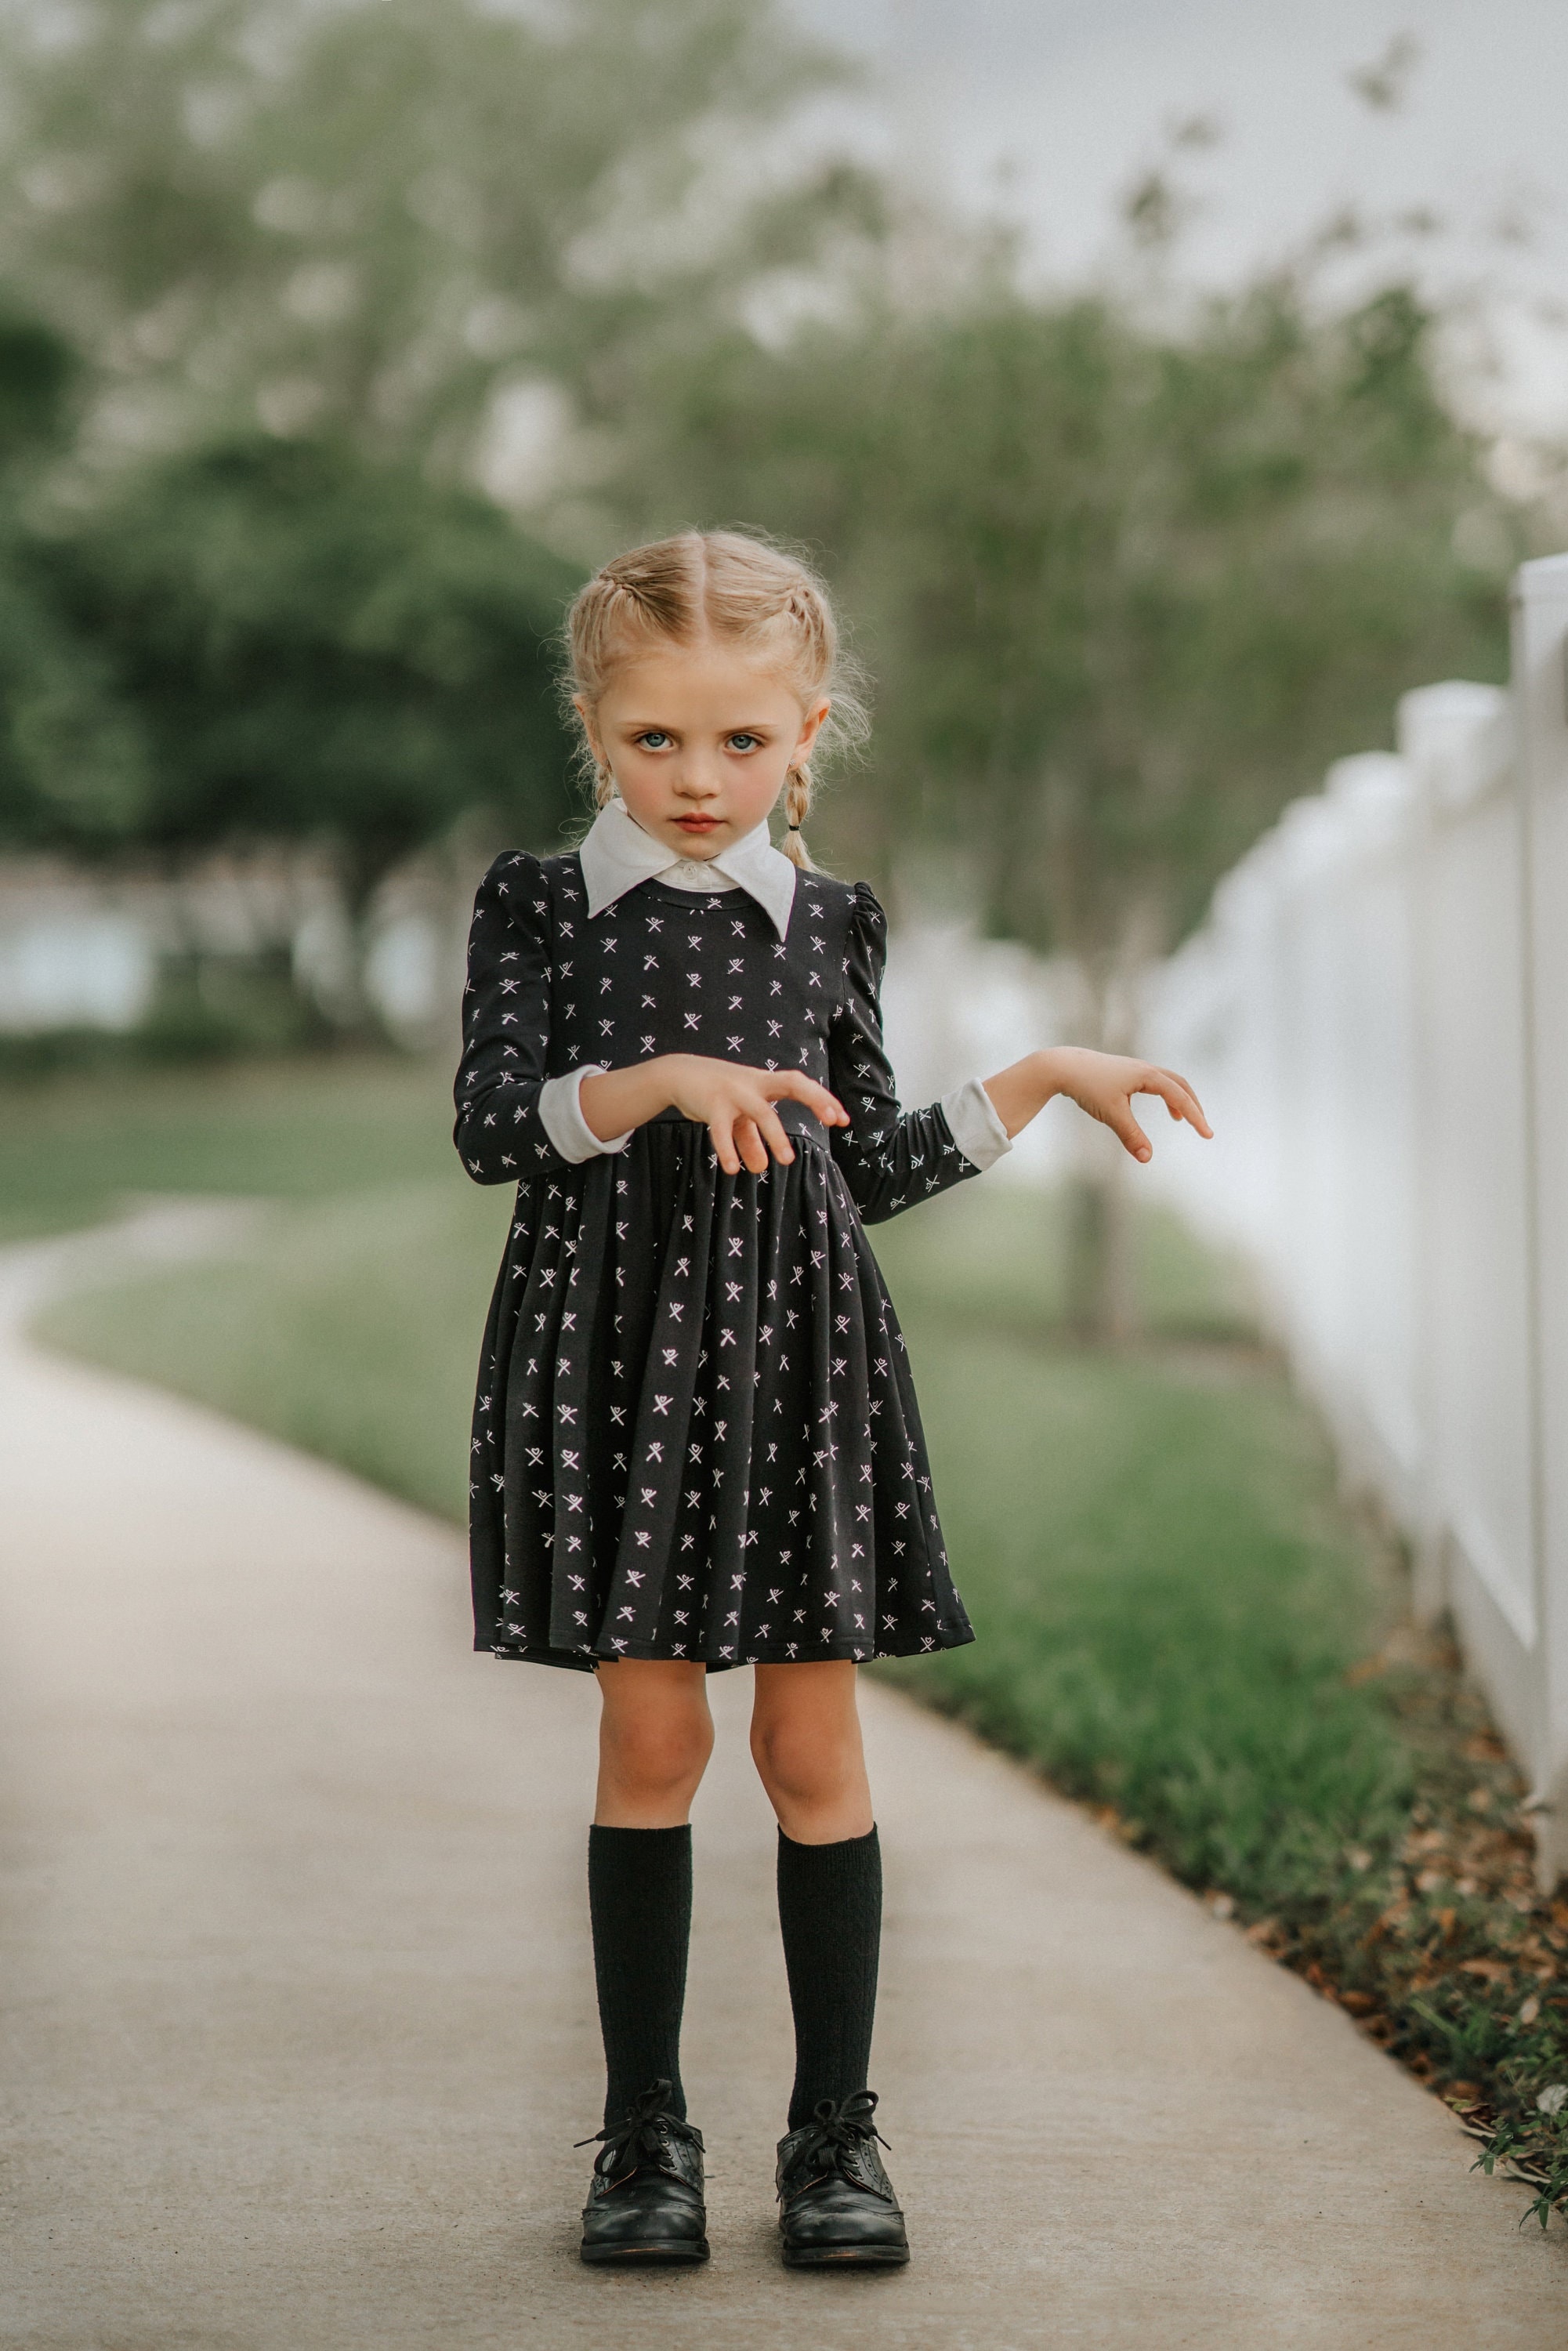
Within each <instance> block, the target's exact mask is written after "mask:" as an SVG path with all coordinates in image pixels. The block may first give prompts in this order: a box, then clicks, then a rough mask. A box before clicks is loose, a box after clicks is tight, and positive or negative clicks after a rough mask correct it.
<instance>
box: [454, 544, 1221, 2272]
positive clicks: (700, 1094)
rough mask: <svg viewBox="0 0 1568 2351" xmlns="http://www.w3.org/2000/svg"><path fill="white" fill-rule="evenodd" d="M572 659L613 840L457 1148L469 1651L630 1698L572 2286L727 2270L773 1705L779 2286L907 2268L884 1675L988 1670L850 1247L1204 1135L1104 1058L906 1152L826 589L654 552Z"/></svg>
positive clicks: (1154, 1074)
mask: <svg viewBox="0 0 1568 2351" xmlns="http://www.w3.org/2000/svg"><path fill="white" fill-rule="evenodd" d="M570 657H571V670H572V681H573V684H574V688H575V694H574V702H575V707H576V710H577V714H578V716H579V718H580V722H581V726H582V732H583V738H584V742H585V746H586V747H587V750H588V752H589V754H590V755H591V759H592V763H593V768H594V775H595V778H596V799H597V801H598V807H599V814H598V817H597V819H596V820H595V822H594V824H593V827H592V829H591V831H590V832H589V833H588V835H587V838H586V839H585V840H584V841H583V843H582V846H581V848H580V850H578V851H576V852H573V853H571V854H570V855H567V856H560V857H545V858H535V857H530V856H527V855H523V854H515V855H507V856H503V857H500V858H498V859H497V862H496V863H495V864H494V865H493V866H492V867H491V869H490V872H488V873H487V874H486V878H485V881H484V883H483V884H482V885H481V887H480V891H479V895H478V899H477V903H476V907H475V914H474V928H473V935H472V940H471V944H470V953H469V978H468V988H467V994H466V998H465V1047H464V1053H463V1061H462V1066H461V1069H460V1071H459V1074H458V1081H457V1102H458V1114H457V1126H456V1141H457V1147H458V1149H459V1151H460V1152H461V1153H462V1155H463V1159H464V1163H465V1166H466V1167H467V1169H468V1171H469V1173H470V1175H473V1176H474V1177H475V1179H476V1181H477V1182H479V1183H481V1184H503V1183H515V1184H516V1185H517V1214H516V1217H515V1220H514V1222H513V1225H512V1228H511V1233H510V1237H509V1238H508V1241H507V1249H506V1254H505V1256H504V1258H503V1260H502V1264H501V1270H500V1275H499V1278H498V1280H497V1286H496V1293H495V1298H494V1301H493V1303H492V1305H491V1309H490V1316H489V1322H488V1324H487V1327H486V1333H485V1343H484V1353H483V1357H482V1364H481V1371H480V1378H479V1394H478V1400H477V1406H476V1415H475V1422H474V1443H473V1483H472V1486H471V1489H470V1491H471V1493H472V1497H473V1572H474V1607H475V1635H476V1647H479V1648H482V1649H488V1650H492V1651H493V1652H494V1653H495V1654H496V1655H497V1656H502V1657H518V1658H523V1659H527V1660H529V1661H531V1662H533V1663H535V1664H538V1665H549V1666H563V1667H570V1668H572V1669H575V1670H576V1671H578V1672H581V1673H593V1674H596V1675H597V1677H598V1681H599V1688H600V1695H601V1699H602V1717H601V1733H600V1768H599V1790H598V1802H597V1805H596V1808H595V1812H594V1820H593V1826H592V1827H591V1829H590V1831H589V1850H588V1879H589V1904H590V1913H591V1923H592V1930H593V1953H594V1970H595V1975H596V1979H597V1985H598V1994H599V2011H600V2017H601V2024H602V2028H603V2035H604V2051H605V2060H606V2066H607V2071H608V2077H609V2078H608V2086H607V2091H606V2096H605V2104H604V2127H603V2129H602V2130H601V2132H600V2133H599V2134H598V2140H599V2142H600V2143H601V2152H600V2154H599V2157H598V2158H597V2160H596V2162H595V2164H594V2167H593V2174H592V2179H591V2185H590V2189H589V2199H588V2205H587V2209H586V2210H585V2211H584V2214H583V2235H582V2258H583V2260H584V2261H586V2262H700V2261H706V2259H707V2254H708V2247H707V2239H706V2213H705V2209H704V2200H703V2142H702V2137H701V2134H700V2133H699V2132H698V2131H697V2130H695V2128H694V2127H693V2126H692V2125H691V2124H690V2123H689V2122H688V2121H687V2120H686V2112H685V2098H684V2095H683V2094H682V2089H681V2072H680V2030H681V2010H682V2001H683V1996H684V1993H685V1971H686V1945H687V1938H688V1932H689V1928H690V1920H691V1887H692V1862H691V1831H690V1828H689V1827H688V1825H687V1821H688V1815H689V1811H690V1806H691V1802H692V1798H693V1796H694V1794H695V1792H696V1788H697V1784H698V1782H699V1781H700V1780H701V1778H702V1775H703V1771H704V1768H705V1766H706V1762H707V1760H708V1755H709V1751H710V1750H711V1748H712V1744H713V1726H712V1722H711V1720H710V1719H709V1715H708V1708H707V1699H706V1689H705V1684H706V1676H707V1675H708V1674H710V1673H715V1672H718V1671H720V1670H721V1669H723V1668H724V1667H730V1666H750V1667H753V1668H754V1669H755V1685H754V1687H755V1696H754V1700H753V1708H752V1722H751V1751H752V1755H753V1758H754V1760H755V1761H756V1764H757V1769H758V1772H759V1773H760V1775H761V1779H762V1782H763V1785H764V1787H765V1788H766V1790H767V1792H768V1797H769V1799H770V1801H771V1802H772V1805H773V1808H774V1811H775V1813H777V1815H778V1819H779V1922H780V1925H781V1927H782V1929H783V1938H784V1953H785V1959H786V1963H787V1969H788V1974H789V1997H790V2001H791V2005H792V2008H793V2011H794V2021H795V2040H796V2072H795V2083H794V2089H793V2092H792V2094H791V2096H790V2100H789V2116H788V2127H787V2130H786V2134H785V2137H783V2139H782V2140H781V2141H780V2143H779V2150H778V2170H777V2182H778V2192H779V2208H780V2218H779V2227H780V2231H781V2232H782V2240H783V2256H784V2260H785V2262H786V2263H788V2264H790V2265H792V2266H806V2265H819V2264H824V2263H832V2264H836V2265H851V2264H859V2265H865V2266H877V2265H881V2266H887V2265H894V2264H899V2263H903V2262H906V2261H907V2260H908V2258H909V2252H908V2245H907V2242H906V2239H905V2235H904V2216H903V2214H902V2212H901V2211H900V2210H899V2207H898V2203H897V2200H896V2199H895V2197H894V2190H893V2188H892V2186H891V2184H890V2182H889V2180H888V2177H887V2174H886V2172H885V2171H884V2169H883V2166H882V2162H881V2160H880V2158H879V2156H878V2153H877V2147H878V2143H879V2141H878V2134H877V2131H876V2128H875V2125H874V2121H873V2115H874V2111H875V2107H876V2103H877V2101H876V2096H875V2094H874V2093H873V2091H871V2090H870V2089H868V2087H867V2071H868V2064H869V2059H870V2053H871V2038H872V2017H873V2006H874V2002H875V1996H876V1978H877V1956H878V1941H879V1933H880V1926H881V1911H882V1862H881V1855H880V1852H879V1850H878V1845H877V1833H876V1826H875V1822H874V1819H873V1809H872V1799H871V1791H870V1788H869V1786H868V1784H867V1780H866V1772H865V1765H864V1761H863V1759H862V1749H861V1734H860V1724H859V1720H858V1718H857V1715H856V1710H855V1675H856V1669H857V1667H859V1666H860V1665H861V1664H862V1662H863V1661H864V1660H865V1659H866V1658H868V1657H878V1656H908V1655H910V1654H911V1653H912V1652H920V1651H924V1650H928V1649H941V1648H949V1647H953V1646H956V1645H957V1644H959V1643H961V1642H965V1641H968V1640H970V1639H972V1638H973V1635H972V1634H971V1632H970V1628H969V1621H968V1618H967V1616H966V1614H965V1613H964V1606H963V1603H962V1601H961V1600H960V1599H959V1597H958V1594H957V1593H956V1590H955V1589H954V1585H953V1580H952V1577H951V1575H950V1574H949V1573H948V1562H947V1554H946V1551H945V1550H944V1548H943V1543H942V1533H941V1529H940V1527H939V1525H938V1523H937V1519H936V1508H935V1505H934V1502H933V1499H932V1493H931V1478H930V1472H929V1469H928V1467H927V1464H926V1458H925V1444H924V1441H923V1439H922V1436H921V1430H920V1420H919V1415H918V1412H917V1410H916V1406H915V1390H914V1387H913V1384H912V1383H911V1379H910V1373H909V1365H908V1363H907V1361H906V1359H905V1355H904V1342H903V1339H902V1338H901V1336H900V1334H899V1330H898V1325H897V1323H896V1322H895V1321H894V1313H893V1309H892V1306H891V1304H890V1303H889V1301H888V1297H887V1292H886V1290H884V1288H883V1281H882V1276H881V1274H880V1272H879V1271H878V1269H877V1264H876V1260H875V1259H874V1258H873V1255H872V1253H871V1250H870V1249H869V1248H868V1246H867V1244H866V1240H865V1238H864V1234H863V1232H862V1225H864V1224H868V1223H873V1222H876V1221H878V1220H880V1219H882V1218H883V1217H891V1216H894V1215H896V1214H897V1212H898V1211H899V1209H901V1208H905V1207H913V1206H914V1204H915V1202H916V1201H917V1200H924V1199H929V1198H930V1197H931V1196H932V1195H933V1194H934V1193H936V1192H940V1191H945V1190H946V1188H947V1186H950V1185H953V1184H956V1183H959V1182H961V1181H962V1180H963V1179H964V1178H965V1177H966V1176H969V1175H977V1174H978V1173H979V1172H980V1170H981V1169H982V1168H985V1167H988V1166H989V1165H991V1164H992V1162H993V1161H994V1160H996V1159H997V1158H998V1157H999V1156H1000V1155H1001V1154H1002V1153H1003V1152H1005V1151H1007V1150H1008V1149H1009V1138H1010V1137H1011V1136H1012V1135H1014V1134H1017V1133H1018V1132H1019V1128H1020V1127H1023V1126H1025V1125H1027V1123H1029V1121H1030V1119H1031V1118H1033V1117H1034V1116H1035V1114H1036V1113H1037V1112H1039V1111H1040V1109H1041V1108H1042V1107H1043V1106H1044V1104H1045V1103H1046V1102H1049V1101H1050V1100H1051V1096H1052V1095H1053V1094H1058V1093H1066V1094H1069V1095H1071V1097H1072V1098H1073V1100H1075V1101H1076V1102H1079V1103H1081V1104H1082V1107H1083V1108H1084V1109H1085V1110H1086V1111H1089V1112H1090V1113H1092V1115H1093V1116H1095V1117H1096V1118H1100V1119H1103V1121H1104V1122H1105V1123H1106V1124H1107V1125H1109V1126H1111V1127H1113V1129H1114V1130H1115V1132H1116V1133H1117V1134H1119V1135H1120V1136H1121V1138H1122V1140H1123V1141H1124V1143H1125V1144H1126V1145H1127V1148H1128V1149H1129V1150H1130V1151H1131V1152H1132V1153H1133V1155H1134V1157H1135V1158H1137V1159H1140V1160H1145V1159H1147V1157H1148V1156H1149V1145H1148V1143H1147V1141H1146V1140H1145V1136H1144V1135H1143V1134H1142V1132H1141V1131H1140V1129H1139V1127H1138V1124H1137V1122H1136V1120H1135V1119H1134V1115H1133V1112H1132V1108H1131V1096H1132V1095H1133V1094H1134V1093H1137V1092H1148V1093H1157V1094H1160V1095H1162V1096H1163V1097H1164V1099H1165V1101H1166V1104H1167V1105H1168V1107H1169V1109H1170V1112H1171V1114H1172V1116H1173V1117H1176V1118H1185V1119H1186V1120H1187V1121H1188V1122H1189V1123H1191V1124H1192V1125H1194V1126H1195V1127H1197V1130H1198V1131H1199V1133H1201V1134H1207V1132H1208V1129H1207V1126H1206V1124H1205V1123H1204V1118H1203V1113H1202V1111H1201V1110H1200V1108H1199V1107H1198V1104H1197V1101H1196V1100H1195V1098H1194V1096H1193V1094H1192V1092H1191V1091H1190V1089H1189V1088H1188V1087H1187V1086H1186V1083H1185V1082H1184V1081H1183V1080H1182V1079H1180V1078H1178V1077H1176V1075H1175V1074H1174V1073H1173V1072H1172V1071H1168V1070H1161V1069H1155V1068H1152V1067H1150V1066H1148V1065H1147V1064H1145V1063H1144V1062H1141V1061H1128V1060H1123V1059H1120V1058H1118V1057H1116V1056H1113V1055H1108V1054H1103V1053H1091V1052H1082V1051H1076V1050H1057V1051H1046V1052H1039V1053H1032V1054H1030V1055H1029V1056H1028V1058H1027V1059H1025V1060H1024V1061H1018V1062H1015V1063H1014V1065H1013V1066H1012V1068H1010V1069H1009V1070H1005V1071H1002V1073H1001V1074H1000V1075H999V1076H998V1077H993V1078H989V1079H988V1080H987V1081H986V1082H985V1083H984V1085H981V1084H980V1083H979V1082H977V1081H974V1080H971V1081H969V1082H968V1083H967V1084H966V1085H963V1086H960V1087H959V1088H958V1089H957V1091H956V1092H955V1093H953V1094H950V1095H949V1096H948V1097H947V1098H946V1101H945V1102H942V1103H940V1104H939V1105H937V1106H936V1107H935V1108H932V1109H929V1110H920V1111H910V1112H907V1113H900V1111H899V1108H898V1104H897V1102H896V1101H895V1099H894V1090H893V1081H892V1073H891V1071H890V1070H889V1068H888V1063H887V1060H886V1057H885V1055H884V1053H883V1043H882V1022H881V1015H880V1011H879V1007H878V990H879V987H880V983H881V978H882V969H883V948H884V923H883V913H882V909H881V907H880V906H879V905H878V904H877V902H876V900H875V898H874V897H873V895H872V893H871V891H870V890H869V889H868V888H867V887H866V886H865V885H864V883H845V882H837V881H832V880H830V879H829V878H828V877H827V876H826V875H824V874H822V873H820V872H817V871H816V870H815V869H814V868H813V867H812V864H811V862H810V857H809V856H808V854H807V852H806V847H805V842H804V840H803V838H802V835H801V831H800V828H801V825H802V822H803V821H804V819H805V816H806V813H807V811H808V810H809V808H810V801H811V770H810V758H811V754H812V751H813V748H814V747H816V746H817V745H818V744H819V743H820V742H821V740H822V739H823V734H824V729H829V728H834V727H836V728H837V730H838V731H839V732H840V733H842V732H843V731H844V726H845V719H846V716H853V712H852V705H850V706H849V708H848V710H846V703H847V701H848V697H847V696H846V695H844V694H843V692H842V690H841V684H840V682H839V681H838V680H837V679H836V677H835V666H836V660H837V655H836V635H835V630H834V625H833V619H832V614H831V611H830V608H829V604H828V600H827V597H826V595H825V594H824V592H823V590H822V588H821V584H820V582H818V581H817V580H814V579H813V578H812V577H811V575H810V573H809V572H808V571H807V570H806V569H804V568H803V567H802V566H801V565H800V563H798V562H796V561H794V560H793V559H790V558H789V557H788V556H785V555H783V554H780V553H779V552H778V551H777V550H776V549H773V548H771V547H769V546H768V545H766V544H765V543H763V542H761V541H758V540H756V539H753V538H747V537H743V536H739V535H737V534H735V533H730V532H711V533H698V532H695V531H693V532H688V533H686V534H685V535H684V536H682V537H681V538H673V539H667V540H664V541H663V542H661V543H660V544H658V545H656V546H651V547H641V548H636V549H633V550H632V552H631V553H630V554H628V555H622V556H620V557H618V558H617V559H616V560H615V561H613V562H612V563H608V564H606V565H605V567H604V569H602V570H601V571H600V572H599V573H598V574H597V576H596V577H595V578H594V579H592V580H590V582H589V583H588V585H587V587H586V588H584V589H583V590H582V592H581V594H580V596H579V597H578V599H577V601H576V603H575V604H574V605H573V607H572V611H571V617H570ZM780 799H782V803H783V810H784V817H785V821H786V826H787V831H786V834H785V843H784V848H783V851H782V852H780V851H779V850H778V849H775V848H773V847H772V846H771V845H770V843H769V839H768V818H769V816H770V814H771V813H772V811H773V810H774V808H775V807H776V806H777V805H778V803H779V801H780Z"/></svg>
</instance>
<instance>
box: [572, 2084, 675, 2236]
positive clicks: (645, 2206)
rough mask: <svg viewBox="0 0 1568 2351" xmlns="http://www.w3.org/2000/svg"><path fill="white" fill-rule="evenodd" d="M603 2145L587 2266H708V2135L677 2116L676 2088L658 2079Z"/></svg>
mask: <svg viewBox="0 0 1568 2351" xmlns="http://www.w3.org/2000/svg"><path fill="white" fill-rule="evenodd" d="M599 2141H602V2142H603V2144H602V2146H601V2147H600V2151H599V2154H598V2155H597V2157H596V2158H594V2165H593V2179H592V2182H591V2185H590V2188H589V2190H588V2202H587V2203H586V2204H585V2205H584V2207H583V2210H582V2247H581V2252H582V2258H583V2260H584V2261H585V2262H706V2259H707V2209H706V2205H705V2204H704V2202H703V2135H702V2133H701V2131H699V2130H694V2129H693V2128H692V2126H691V2124H690V2123H688V2122H683V2121H682V2119H681V2117H680V2116H679V2115H677V2114H674V2113H673V2112H672V2111H671V2107H670V2085H669V2084H668V2082H654V2083H653V2084H652V2085H650V2086H649V2087H648V2088H647V2089H646V2090H644V2091H643V2095H642V2096H641V2097H640V2098H639V2099H637V2101H636V2102H635V2104H634V2105H632V2106H630V2107H628V2109H627V2113H626V2119H625V2121H624V2122H623V2123H618V2124H617V2125H616V2126H614V2128H613V2129H606V2130H601V2131H596V2132H595V2133H594V2136H593V2137H592V2138H591V2139H588V2138H583V2139H579V2141H578V2145H579V2147H592V2146H594V2145H595V2144H596V2143H597V2142H599Z"/></svg>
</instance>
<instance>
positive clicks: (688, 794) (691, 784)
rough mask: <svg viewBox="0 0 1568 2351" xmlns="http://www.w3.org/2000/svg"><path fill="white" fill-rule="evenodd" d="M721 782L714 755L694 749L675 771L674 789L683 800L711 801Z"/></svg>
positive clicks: (720, 786)
mask: <svg viewBox="0 0 1568 2351" xmlns="http://www.w3.org/2000/svg"><path fill="white" fill-rule="evenodd" d="M723 780H724V779H723V778H722V776H721V775H720V774H719V771H718V763H717V760H716V758H715V757H714V755H713V754H712V753H711V752H703V751H700V750H695V749H694V750H692V751H690V752H688V754H687V756H686V757H685V758H684V759H683V760H682V761H681V764H680V766H679V767H678V768H677V769H676V770H675V776H674V787H675V790H676V792H677V794H678V795H679V797H680V798H681V799H684V800H711V799H715V798H716V795H717V794H718V792H719V790H720V789H721V788H722V785H723Z"/></svg>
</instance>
